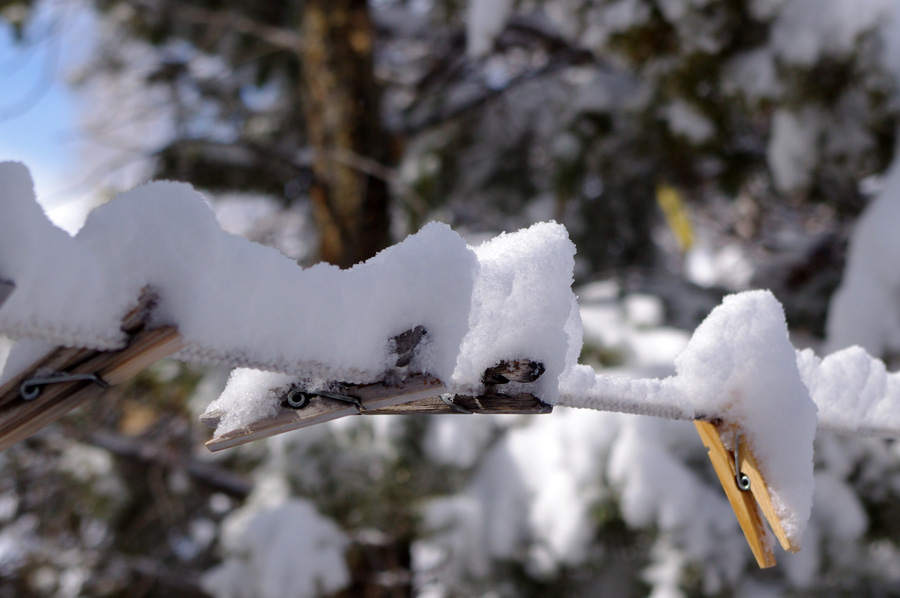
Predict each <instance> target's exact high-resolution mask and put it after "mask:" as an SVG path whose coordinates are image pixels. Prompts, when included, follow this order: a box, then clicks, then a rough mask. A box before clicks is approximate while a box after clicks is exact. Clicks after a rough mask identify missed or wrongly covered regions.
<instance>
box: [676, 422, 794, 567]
mask: <svg viewBox="0 0 900 598" xmlns="http://www.w3.org/2000/svg"><path fill="white" fill-rule="evenodd" d="M694 425H695V426H696V427H697V432H698V433H699V434H700V439H701V440H702V441H703V444H704V446H706V448H707V449H709V460H710V461H711V462H712V464H713V468H714V469H715V470H716V474H717V475H718V477H719V482H720V483H721V484H722V488H723V489H724V490H725V495H726V496H727V497H728V502H729V503H730V504H731V508H732V509H734V514H735V516H737V520H738V523H739V524H740V526H741V530H742V531H743V532H744V536H745V537H746V538H747V543H748V544H749V545H750V550H751V551H753V556H754V557H756V562H757V564H758V565H759V566H760V568H763V569H765V568H768V567H774V566H775V564H776V563H775V552H774V550H773V544H772V537H771V535H770V534H769V531H768V529H767V528H766V526H765V524H764V523H763V517H765V519H766V520H767V521H768V522H769V525H770V526H771V528H772V532H774V534H775V537H776V538H778V542H779V544H781V547H782V548H784V549H785V550H787V551H789V552H797V551H798V550H799V549H800V548H799V546H796V545H794V544H793V543H792V542H791V540H790V539H789V538H788V535H787V534H786V533H785V531H784V526H783V525H782V523H781V520H780V519H779V518H778V515H777V514H776V512H775V508H774V506H773V505H772V497H771V496H770V495H769V488H768V486H767V484H766V481H765V479H764V478H763V476H762V474H761V473H760V472H759V467H758V465H757V463H756V458H755V457H754V456H753V450H752V449H751V447H750V446H748V444H747V443H746V442H744V443H742V442H741V431H740V428H738V427H736V426H729V425H727V424H724V423H721V422H718V423H710V422H707V421H702V420H696V421H695V422H694ZM723 433H724V434H725V435H726V436H728V437H730V438H731V439H732V440H731V443H730V444H731V445H732V449H731V450H729V449H727V448H726V447H725V443H724V442H723V440H722V435H723Z"/></svg>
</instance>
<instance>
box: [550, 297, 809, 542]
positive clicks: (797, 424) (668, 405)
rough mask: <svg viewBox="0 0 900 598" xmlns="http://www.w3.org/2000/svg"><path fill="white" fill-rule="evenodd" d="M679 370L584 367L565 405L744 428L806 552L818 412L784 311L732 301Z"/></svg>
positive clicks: (690, 347) (564, 395)
mask: <svg viewBox="0 0 900 598" xmlns="http://www.w3.org/2000/svg"><path fill="white" fill-rule="evenodd" d="M675 371H676V375H675V376H671V377H669V378H666V379H664V380H656V379H645V380H635V379H627V378H622V377H616V376H607V375H602V374H595V373H593V371H592V370H590V368H586V367H584V366H578V367H575V368H573V369H572V371H571V372H570V373H569V374H568V375H566V376H565V377H564V378H563V380H562V381H561V388H560V393H561V397H560V401H559V404H561V405H566V406H571V407H584V408H591V409H605V410H614V411H633V412H635V413H642V414H645V415H656V416H661V417H669V418H681V419H697V418H709V417H716V418H720V419H722V420H723V421H724V422H726V424H731V425H735V426H738V427H740V429H741V431H742V434H743V435H742V437H741V438H742V440H741V442H742V443H747V444H748V445H749V446H750V447H751V449H752V450H753V453H754V455H755V456H756V459H757V462H758V464H759V466H760V469H761V473H762V474H763V476H764V477H765V479H766V481H767V483H768V485H769V491H770V494H771V496H772V499H773V504H774V506H775V509H776V511H777V514H778V516H779V519H780V520H781V522H782V524H783V526H784V529H785V532H786V534H787V535H788V537H789V538H790V539H791V541H792V542H793V543H794V544H795V545H798V546H799V544H800V538H801V536H802V535H803V530H804V529H805V527H806V523H807V521H808V520H809V515H810V510H811V508H812V496H813V439H814V438H815V434H816V425H817V415H816V405H815V403H813V401H812V399H811V398H810V393H809V390H808V389H807V387H806V386H805V384H804V382H803V380H802V379H801V375H800V371H799V370H798V365H797V359H796V352H795V350H794V347H793V346H792V345H791V343H790V340H789V339H788V331H787V323H786V322H785V318H784V311H783V310H782V307H781V304H780V303H778V300H777V299H775V297H774V296H773V295H772V294H771V293H770V292H768V291H748V292H744V293H739V294H736V295H730V296H728V297H725V299H724V300H723V302H722V304H721V305H719V306H718V307H716V308H715V309H714V310H713V311H712V312H711V313H710V314H709V316H707V318H706V319H705V320H704V321H703V322H702V323H701V324H700V326H699V327H698V328H697V329H696V330H695V331H694V334H693V335H692V337H691V339H690V341H689V342H688V344H687V346H686V347H685V349H684V350H683V351H682V352H681V353H680V354H679V355H678V356H677V357H676V358H675ZM622 405H627V406H628V408H622ZM723 441H724V442H725V443H730V442H731V439H730V438H728V437H724V438H723ZM729 448H731V447H729Z"/></svg>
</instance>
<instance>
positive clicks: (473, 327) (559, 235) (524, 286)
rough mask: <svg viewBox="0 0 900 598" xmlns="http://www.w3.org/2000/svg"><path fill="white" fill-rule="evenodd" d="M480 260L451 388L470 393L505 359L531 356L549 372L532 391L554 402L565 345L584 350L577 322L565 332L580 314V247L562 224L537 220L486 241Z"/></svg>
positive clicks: (478, 250) (478, 254)
mask: <svg viewBox="0 0 900 598" xmlns="http://www.w3.org/2000/svg"><path fill="white" fill-rule="evenodd" d="M475 255H476V257H477V259H478V271H477V277H476V280H475V285H474V289H473V292H472V302H471V311H470V314H469V321H468V331H467V334H466V336H465V337H464V338H463V341H462V344H461V345H460V348H459V358H458V360H457V363H456V369H455V371H454V372H453V377H452V383H453V384H454V385H455V386H458V387H459V388H462V389H465V388H466V386H469V385H471V383H472V381H480V379H481V376H482V373H483V372H484V371H485V370H486V369H487V368H489V367H491V366H492V365H494V364H496V363H497V361H498V360H500V359H519V358H525V359H531V360H535V361H539V362H541V363H543V364H544V368H545V371H544V374H543V375H542V376H541V377H540V378H539V379H538V381H537V382H536V383H535V386H534V387H533V388H534V390H535V391H536V394H537V395H538V396H540V397H541V398H542V399H543V400H544V401H545V402H548V403H551V404H552V403H555V402H556V394H557V388H558V384H557V382H558V379H559V376H560V374H562V372H563V370H564V369H565V368H566V365H567V364H566V361H567V359H566V357H567V353H568V347H569V345H570V343H575V344H577V345H578V348H579V349H580V346H581V330H580V327H579V326H578V325H577V324H573V326H575V327H576V329H575V330H573V331H572V334H571V335H570V334H569V333H568V332H567V331H566V324H567V321H568V320H569V318H570V316H571V315H572V314H573V313H574V314H577V303H576V300H575V295H574V294H573V293H572V273H573V270H574V268H575V245H574V244H573V243H572V242H571V241H570V240H569V237H568V234H567V233H566V230H565V228H564V227H562V226H560V225H558V224H555V223H539V224H535V225H534V226H532V227H530V228H528V229H525V230H523V231H520V232H518V233H513V234H504V235H500V236H498V237H496V238H494V239H492V240H490V241H488V242H486V243H483V244H482V245H480V246H478V247H476V248H475ZM573 337H574V338H573ZM575 358H576V359H577V355H576V356H575ZM573 363H574V361H573Z"/></svg>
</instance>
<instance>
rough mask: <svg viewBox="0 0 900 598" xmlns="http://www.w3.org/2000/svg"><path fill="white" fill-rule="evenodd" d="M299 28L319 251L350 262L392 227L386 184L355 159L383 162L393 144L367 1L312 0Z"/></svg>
mask: <svg viewBox="0 0 900 598" xmlns="http://www.w3.org/2000/svg"><path fill="white" fill-rule="evenodd" d="M301 31H302V34H303V39H304V42H303V51H302V71H303V73H302V78H301V84H302V85H303V89H302V90H301V93H302V97H303V98H304V104H305V107H304V109H305V111H306V120H307V126H308V131H309V141H310V144H311V145H312V148H313V149H314V150H315V159H314V163H313V179H314V180H313V184H312V187H311V190H310V193H311V196H312V201H313V206H314V214H315V218H316V222H317V224H318V228H319V231H320V234H321V242H320V258H321V259H322V260H323V261H327V262H330V263H332V264H336V265H339V266H341V267H348V266H351V265H353V264H355V263H357V262H359V261H362V260H364V259H367V258H369V257H371V256H372V255H374V254H375V253H376V252H378V251H379V250H381V249H383V248H384V247H386V246H387V245H388V244H389V230H390V226H389V217H388V199H389V198H388V188H387V183H386V182H385V181H384V180H382V179H379V178H375V177H373V176H371V175H368V174H364V173H362V172H360V171H359V170H356V169H354V168H353V167H352V166H350V164H351V163H353V162H354V158H358V157H365V158H368V159H374V160H376V161H378V162H381V163H383V162H385V158H386V157H387V148H388V147H389V146H390V144H389V143H388V140H387V135H386V134H385V132H384V130H383V129H382V127H381V123H380V114H379V91H378V88H377V86H376V84H375V76H374V67H373V59H372V50H373V45H374V31H373V27H372V22H371V19H370V17H369V12H368V6H367V3H366V0H307V2H306V9H305V12H304V17H303V25H302V29H301Z"/></svg>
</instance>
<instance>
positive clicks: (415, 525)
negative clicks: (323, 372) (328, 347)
mask: <svg viewBox="0 0 900 598" xmlns="http://www.w3.org/2000/svg"><path fill="white" fill-rule="evenodd" d="M75 18H79V19H88V20H89V21H90V23H91V26H90V27H89V31H90V32H91V36H92V48H93V49H92V52H91V57H90V59H89V60H87V61H86V62H84V63H83V64H80V65H79V66H78V68H72V69H68V70H67V71H66V72H58V73H56V75H57V76H60V77H65V78H66V81H67V83H68V84H69V85H71V86H72V88H73V90H74V91H75V93H76V94H77V97H78V98H79V110H78V118H79V130H80V131H81V135H80V137H79V141H78V143H79V147H80V154H79V161H78V164H77V167H76V169H75V171H76V172H77V173H78V177H76V180H74V181H73V182H74V183H77V185H78V187H79V188H81V189H91V190H92V192H91V193H85V194H84V195H85V201H84V202H80V203H79V204H77V206H68V208H69V209H68V212H69V213H70V214H69V216H70V220H69V221H68V223H69V225H70V226H72V224H71V222H72V220H71V218H72V213H76V214H77V213H79V212H80V213H82V214H83V213H84V212H85V211H86V210H87V209H89V207H90V206H91V205H97V204H98V203H100V202H102V201H104V200H106V199H108V198H109V197H111V196H112V195H114V194H115V193H116V192H118V191H121V190H124V189H127V188H130V187H132V186H133V185H135V184H138V183H140V182H142V181H144V180H147V179H150V178H169V179H178V180H185V181H188V182H191V183H192V184H194V185H195V186H197V187H198V188H200V189H202V190H203V191H204V193H206V195H207V196H208V197H209V199H210V201H211V203H212V205H213V207H214V209H215V210H216V213H217V215H218V217H219V219H220V222H221V223H222V225H223V227H225V228H226V229H227V230H229V231H231V232H234V233H236V234H240V235H243V236H246V237H248V238H250V239H253V240H256V241H259V242H261V243H266V244H269V245H273V246H275V247H277V248H278V249H280V250H281V251H282V252H284V253H285V254H287V255H289V256H291V257H293V258H296V259H297V261H298V262H299V263H300V264H302V265H310V264H313V263H315V262H317V261H319V260H326V261H329V262H332V263H336V264H339V265H344V266H347V265H350V264H353V263H355V262H357V261H359V260H361V259H365V258H367V257H369V256H371V255H372V254H374V253H375V252H376V251H378V250H379V249H381V248H383V247H385V246H387V245H389V244H391V243H393V242H396V241H398V240H400V239H402V238H403V237H404V236H405V235H407V234H409V233H411V232H414V231H416V230H418V228H419V227H420V226H421V225H423V224H424V223H425V222H428V221H430V220H441V221H444V222H447V223H448V224H450V225H451V226H452V227H453V228H454V229H455V230H457V231H459V232H460V233H461V234H463V235H464V236H465V237H466V239H467V240H468V241H469V242H470V243H477V242H478V241H480V240H482V239H486V238H489V237H491V236H493V235H495V234H497V233H499V232H501V231H510V230H515V229H518V228H520V227H523V226H526V225H529V224H531V223H533V222H536V221H539V220H547V219H556V220H557V221H559V222H562V223H564V224H565V225H566V226H567V227H568V230H569V232H570V235H571V236H572V238H573V240H574V241H575V243H576V245H577V247H578V256H577V260H578V261H577V267H576V278H577V281H576V282H577V289H576V292H577V293H578V295H579V301H580V304H581V308H582V319H583V322H584V328H585V345H586V347H585V351H584V353H583V355H582V361H583V362H585V363H590V364H592V365H594V366H596V367H598V368H599V367H603V368H606V369H607V371H611V372H612V371H615V372H622V373H630V374H634V375H640V376H665V375H668V374H669V373H671V371H672V361H673V358H674V356H675V355H676V354H677V353H678V352H679V351H680V350H681V349H682V348H683V346H684V344H685V343H686V341H687V339H688V338H689V336H690V333H691V331H692V330H693V329H694V327H695V326H696V325H697V324H698V323H699V321H700V320H701V319H702V318H703V317H704V316H705V315H706V314H707V313H708V312H709V310H710V309H711V308H712V307H713V306H714V305H716V304H718V303H719V301H720V300H721V298H722V296H723V295H724V294H726V293H728V292H732V291H738V290H743V289H748V288H770V289H772V290H773V291H774V293H775V294H776V296H777V297H778V299H779V300H780V301H781V302H782V303H783V304H784V307H785V310H786V313H787V318H788V323H789V325H790V327H791V330H792V340H793V342H794V344H795V345H796V346H797V347H812V348H814V349H816V350H817V351H818V352H819V353H825V352H828V351H831V350H834V349H837V348H840V347H843V346H846V345H848V344H851V343H858V344H862V345H863V346H864V347H865V348H866V349H867V350H868V351H869V352H871V353H872V354H873V355H880V356H881V357H883V358H885V359H886V361H887V362H888V363H889V364H892V365H893V366H894V368H896V367H897V365H898V363H900V362H898V359H897V357H898V355H900V271H898V270H897V269H896V266H895V264H896V259H897V258H896V256H898V255H900V247H898V242H900V241H898V235H896V234H895V233H894V232H893V230H894V228H895V227H896V226H897V225H898V224H900V167H895V169H894V171H891V170H890V165H891V164H892V162H893V161H894V160H895V154H896V149H895V148H896V132H897V124H898V122H897V121H898V115H900V6H898V5H897V3H896V2H893V1H891V0H747V1H744V2H741V1H738V0H597V1H593V2H591V1H587V0H548V1H545V2H536V1H530V0H471V1H469V2H466V1H462V0H459V1H457V0H370V1H368V2H366V1H364V0H332V1H329V0H292V1H275V0H256V1H255V2H253V3H243V2H236V1H232V0H217V1H212V0H190V1H186V2H185V1H176V0H136V1H133V2H123V1H117V0H95V1H93V2H90V1H87V0H46V1H44V2H29V1H22V0H14V1H12V2H9V1H6V2H0V26H2V27H4V28H8V29H9V30H11V31H13V32H14V33H15V35H16V36H17V39H18V43H19V44H21V45H22V46H23V47H27V46H28V45H30V44H33V45H37V44H46V43H48V40H52V39H53V37H54V36H57V35H61V34H62V32H63V31H65V29H66V27H67V24H68V23H69V22H70V21H71V20H72V19H75ZM7 94H8V91H7V90H3V91H2V92H0V99H2V98H3V97H5V96H7ZM892 172H893V173H894V174H891V173H892ZM870 205H872V206H876V205H877V206H879V207H878V210H877V211H874V210H875V209H874V208H873V210H870V211H869V213H870V214H872V215H870V216H869V217H868V218H867V220H868V224H867V228H866V229H865V231H866V232H865V234H862V233H857V236H856V238H864V239H867V240H868V241H869V242H868V243H867V244H866V247H868V250H867V251H864V250H858V251H857V252H856V254H855V255H852V256H851V258H850V259H849V260H848V259H847V255H848V251H847V248H848V243H849V240H850V239H851V236H852V233H853V231H854V229H855V227H856V225H857V222H858V221H859V218H860V216H861V214H865V213H866V208H867V206H870ZM75 219H76V220H77V216H75ZM865 221H866V220H865V219H864V220H862V221H860V222H865ZM895 223H896V224H895ZM75 226H77V224H76V225H75ZM856 244H857V245H863V244H864V242H863V241H856ZM842 277H843V280H844V281H845V285H846V284H849V283H847V281H855V282H853V284H852V289H853V293H851V294H850V295H851V299H852V300H845V301H843V302H841V301H838V302H834V304H832V303H831V298H832V296H833V294H834V292H835V289H836V288H837V287H838V285H839V284H840V283H841V280H842ZM6 346H8V343H7V344H5V345H3V347H6ZM4 352H5V349H2V350H0V357H2V356H3V354H4ZM225 376H227V371H209V370H200V369H195V368H189V367H186V366H183V365H181V364H178V363H175V362H164V363H161V364H158V365H157V366H155V367H153V368H151V369H150V370H147V371H146V372H144V373H143V374H142V375H140V376H139V377H138V378H137V379H136V380H135V381H133V382H132V383H130V384H128V385H126V386H123V387H119V388H116V389H114V390H111V391H110V392H108V393H107V394H106V396H105V397H104V398H103V399H101V400H98V401H96V402H95V403H94V404H91V405H89V406H87V407H85V408H83V409H81V410H80V411H78V412H76V413H74V414H73V415H71V416H69V417H68V418H66V419H64V420H63V421H62V422H61V423H59V424H57V425H55V426H53V427H51V428H48V429H46V430H44V431H43V432H41V433H40V434H38V435H36V436H34V437H32V438H31V439H29V440H27V441H25V442H22V443H20V444H18V445H16V446H14V447H13V448H11V449H9V450H7V451H6V452H4V453H2V454H0V525H2V527H0V597H4V598H5V597H12V596H15V597H31V596H34V597H38V596H59V597H77V596H103V597H150V596H167V597H197V596H216V597H230V598H251V597H252V598H275V597H297V598H301V597H311V596H348V597H349V596H365V597H381V596H385V597H394V596H423V597H430V598H431V597H433V598H437V597H444V596H447V597H450V596H491V597H494V596H496V597H506V596H645V595H652V596H654V597H657V598H661V597H670V596H671V597H674V596H739V597H741V598H756V597H764V596H848V597H849V596H853V597H860V596H895V595H900V451H898V448H897V445H896V443H895V442H894V441H890V440H881V439H863V438H847V437H840V436H836V435H829V434H824V433H823V434H820V435H819V436H818V437H817V439H816V447H815V448H816V495H815V502H814V506H813V515H812V520H811V522H810V527H809V529H808V530H807V532H806V536H805V540H804V549H803V551H802V552H801V553H799V554H797V555H785V554H779V566H778V567H777V568H776V569H774V570H766V571H760V570H759V569H758V568H757V567H756V565H755V563H754V562H753V558H752V555H751V554H750V551H749V550H748V549H747V547H746V544H745V543H744V540H743V537H742V536H741V534H740V531H739V528H738V526H737V523H736V521H735V519H734V515H733V513H732V512H731V509H730V508H729V507H728V504H727V502H726V499H725V496H724V495H723V494H722V492H721V489H720V488H719V486H718V481H717V480H716V479H715V476H714V474H713V471H712V468H711V467H710V465H709V463H708V461H707V459H706V455H705V449H704V448H703V447H702V445H701V443H700V442H699V439H698V438H697V436H696V432H695V431H694V428H693V426H692V425H690V424H689V423H684V422H669V421H663V420H655V419H650V418H639V417H632V416H624V415H617V414H607V413H593V412H585V411H579V412H575V411H568V410H565V409H563V408H558V409H556V410H555V411H554V413H553V414H552V415H545V416H518V417H488V416H478V417H463V416H459V417H452V416H445V417H424V418H416V417H390V418H347V419H345V420H341V421H339V422H333V423H330V424H326V425H322V426H317V427H314V428H310V429H305V430H302V431H298V432H294V433H291V434H287V435H284V436H281V437H276V438H273V439H270V440H266V441H259V442H255V443H252V444H250V445H247V446H244V447H240V448H236V449H232V450H229V451H225V452H224V453H218V454H211V453H209V452H208V451H207V450H206V449H205V448H204V447H203V442H204V440H206V439H207V438H208V436H209V431H208V430H207V429H206V428H204V427H202V426H201V425H200V424H199V422H198V419H197V416H198V414H199V413H201V412H202V411H203V410H204V408H205V407H206V405H207V404H208V403H209V402H210V401H211V400H212V399H213V398H215V397H216V396H217V395H218V393H219V392H220V391H221V389H222V387H223V385H224V381H225Z"/></svg>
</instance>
